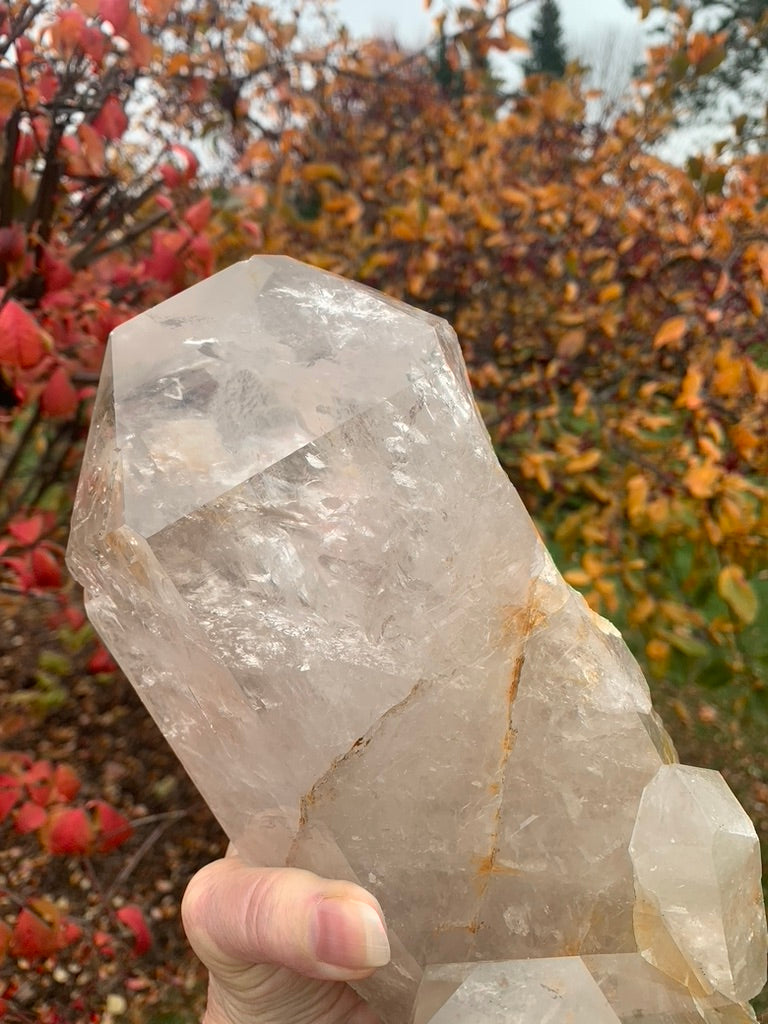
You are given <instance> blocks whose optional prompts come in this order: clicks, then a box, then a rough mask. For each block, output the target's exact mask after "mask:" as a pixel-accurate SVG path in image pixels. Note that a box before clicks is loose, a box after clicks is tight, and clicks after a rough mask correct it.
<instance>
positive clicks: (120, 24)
mask: <svg viewBox="0 0 768 1024" xmlns="http://www.w3.org/2000/svg"><path fill="white" fill-rule="evenodd" d="M130 13H131V5H130V2H129V0H100V2H99V17H100V18H101V19H102V20H103V21H108V22H110V23H111V25H112V27H113V28H114V30H115V32H117V34H118V35H120V33H121V32H122V31H123V29H124V28H125V26H126V24H127V22H128V15H129V14H130Z"/></svg>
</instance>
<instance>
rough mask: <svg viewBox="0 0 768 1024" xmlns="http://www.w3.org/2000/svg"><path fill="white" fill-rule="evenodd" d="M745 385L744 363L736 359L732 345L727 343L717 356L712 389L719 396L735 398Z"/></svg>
mask: <svg viewBox="0 0 768 1024" xmlns="http://www.w3.org/2000/svg"><path fill="white" fill-rule="evenodd" d="M743 384H744V363H743V361H742V359H741V358H739V357H737V358H735V359H734V357H733V355H732V348H731V343H730V342H729V341H728V342H725V344H723V345H722V346H721V347H720V349H719V351H718V353H717V355H716V356H715V374H714V376H713V378H712V387H713V389H714V390H715V391H716V392H717V393H718V394H719V395H725V396H735V395H738V394H739V393H740V392H741V389H742V387H743Z"/></svg>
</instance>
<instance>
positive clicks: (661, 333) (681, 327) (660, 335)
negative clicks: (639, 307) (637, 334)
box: [653, 316, 688, 348]
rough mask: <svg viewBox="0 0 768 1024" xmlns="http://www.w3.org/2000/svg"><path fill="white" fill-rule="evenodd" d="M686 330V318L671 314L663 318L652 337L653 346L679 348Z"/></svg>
mask: <svg viewBox="0 0 768 1024" xmlns="http://www.w3.org/2000/svg"><path fill="white" fill-rule="evenodd" d="M687 330H688V318H687V317H684V316H672V317H670V318H669V319H668V320H665V321H664V323H663V324H662V325H661V327H660V328H659V329H658V331H656V334H655V335H654V337H653V347H654V348H666V347H670V348H679V347H680V345H679V342H681V341H682V340H683V338H684V336H685V333H686V331H687Z"/></svg>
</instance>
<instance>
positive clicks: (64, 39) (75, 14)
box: [51, 7, 86, 60]
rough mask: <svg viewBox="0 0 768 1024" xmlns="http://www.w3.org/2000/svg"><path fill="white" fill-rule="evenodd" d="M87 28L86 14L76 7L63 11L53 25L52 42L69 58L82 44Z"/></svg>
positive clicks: (66, 58)
mask: <svg viewBox="0 0 768 1024" xmlns="http://www.w3.org/2000/svg"><path fill="white" fill-rule="evenodd" d="M85 28H86V22H85V16H84V15H83V12H82V11H80V10H78V9H77V8H76V7H70V8H67V9H66V10H65V11H62V13H61V14H60V15H59V17H58V18H57V19H56V21H55V22H54V23H53V25H52V26H51V43H52V44H53V47H54V49H56V50H58V51H59V53H60V54H61V56H62V57H63V58H64V59H65V60H69V58H70V57H71V56H72V55H73V54H74V52H75V50H76V49H77V48H78V46H79V45H80V41H81V39H82V36H83V32H84V31H85Z"/></svg>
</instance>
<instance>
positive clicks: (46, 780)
mask: <svg viewBox="0 0 768 1024" xmlns="http://www.w3.org/2000/svg"><path fill="white" fill-rule="evenodd" d="M52 780H53V769H52V768H51V763H50V761H35V762H34V764H31V765H30V766H29V768H27V770H26V771H25V772H24V774H23V775H22V776H21V781H22V782H23V783H24V785H25V786H26V787H27V792H28V793H29V799H30V800H33V801H34V802H35V803H36V804H40V806H41V807H45V805H46V804H47V803H48V798H49V797H50V795H51V790H52V789H53V786H52Z"/></svg>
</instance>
